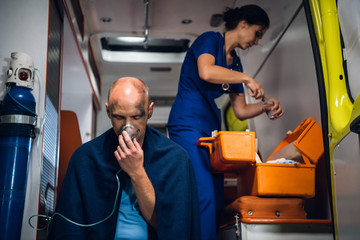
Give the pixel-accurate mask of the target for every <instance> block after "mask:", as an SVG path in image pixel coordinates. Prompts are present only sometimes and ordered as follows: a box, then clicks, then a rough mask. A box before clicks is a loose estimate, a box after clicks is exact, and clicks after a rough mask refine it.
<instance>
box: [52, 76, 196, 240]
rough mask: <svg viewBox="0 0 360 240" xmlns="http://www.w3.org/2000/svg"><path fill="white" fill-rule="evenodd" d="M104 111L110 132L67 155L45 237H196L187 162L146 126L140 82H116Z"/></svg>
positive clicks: (147, 110) (148, 108)
mask: <svg viewBox="0 0 360 240" xmlns="http://www.w3.org/2000/svg"><path fill="white" fill-rule="evenodd" d="M105 107H106V112H107V115H108V117H109V118H110V120H111V123H112V126H113V127H112V129H109V130H108V131H106V132H105V133H104V134H102V135H101V136H99V137H97V138H95V139H93V140H92V141H90V142H88V143H85V144H83V145H82V146H81V147H79V148H78V149H77V150H76V151H75V152H74V154H73V155H72V157H71V160H70V162H69V166H68V168H67V172H66V175H65V178H64V181H63V184H62V189H61V191H60V194H59V198H58V202H57V208H56V212H57V214H55V215H54V216H53V218H52V221H51V224H50V229H49V236H48V239H200V218H199V206H198V199H197V190H196V182H195V177H194V172H193V169H192V165H191V163H190V160H189V156H188V154H187V153H186V151H185V150H184V149H183V148H181V147H180V146H179V145H177V144H176V143H174V142H172V141H171V140H169V139H168V138H166V137H165V136H163V135H162V134H161V133H160V132H158V131H157V130H155V129H153V128H151V127H149V126H147V121H148V119H149V118H150V117H151V116H152V112H153V107H154V103H153V102H150V98H149V92H148V87H147V86H146V84H145V83H144V82H143V81H141V80H140V79H137V78H132V77H126V78H120V79H118V80H117V81H115V82H114V83H113V84H112V86H111V87H110V89H109V94H108V102H107V103H106V104H105ZM118 182H119V184H118Z"/></svg>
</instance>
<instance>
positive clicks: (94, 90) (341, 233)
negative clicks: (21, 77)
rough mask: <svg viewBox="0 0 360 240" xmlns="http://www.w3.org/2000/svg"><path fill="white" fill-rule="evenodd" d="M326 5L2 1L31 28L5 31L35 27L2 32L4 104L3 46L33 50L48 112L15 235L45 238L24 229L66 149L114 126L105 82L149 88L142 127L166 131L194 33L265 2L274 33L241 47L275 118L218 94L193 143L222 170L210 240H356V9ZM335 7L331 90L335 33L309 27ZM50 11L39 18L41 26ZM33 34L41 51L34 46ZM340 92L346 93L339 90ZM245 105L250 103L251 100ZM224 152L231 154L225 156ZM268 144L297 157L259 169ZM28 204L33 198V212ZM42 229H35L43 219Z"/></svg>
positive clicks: (61, 166) (317, 1)
mask: <svg viewBox="0 0 360 240" xmlns="http://www.w3.org/2000/svg"><path fill="white" fill-rule="evenodd" d="M20 2H22V1H20ZM324 2H325V3H324ZM326 2H327V1H321V0H313V1H311V0H309V1H306V0H305V1H302V0H293V1H283V0H273V1H266V0H252V1H251V0H196V1H190V0H182V1H176V0H149V1H148V0H122V1H117V0H107V1H100V0H92V1H87V0H78V1H76V0H63V1H60V0H52V1H42V3H43V6H41V7H40V6H39V5H36V4H33V5H32V6H29V8H30V9H27V10H33V11H27V12H25V10H21V8H20V6H21V4H20V3H17V2H13V1H11V0H5V1H4V3H1V5H3V7H0V9H1V10H0V13H1V14H0V21H3V19H5V18H9V17H10V14H11V12H12V11H6V10H5V9H18V10H17V11H18V12H19V11H20V12H21V11H23V12H21V13H22V14H25V13H26V14H28V12H30V16H29V22H30V23H32V24H33V25H34V26H35V25H36V24H38V25H36V29H35V30H34V29H30V30H29V29H28V28H26V27H24V26H23V25H22V24H21V21H20V20H15V22H14V25H11V29H16V30H17V32H19V31H24V32H25V33H29V34H30V33H31V32H34V31H35V33H36V34H35V35H34V37H33V39H30V40H29V42H30V44H29V43H28V42H25V40H21V39H18V38H16V37H15V36H16V35H15V33H12V32H10V33H9V36H7V38H5V37H3V36H2V37H1V39H2V46H0V56H1V57H2V58H3V61H2V63H1V66H2V69H5V70H4V71H2V73H1V84H2V85H1V95H0V97H1V99H2V98H3V96H4V95H5V94H6V91H3V89H5V88H4V87H3V85H4V84H5V81H6V74H5V73H6V70H7V68H8V65H9V63H8V61H9V57H10V53H11V52H16V51H21V52H27V53H28V54H29V55H30V56H32V57H33V58H34V62H35V65H37V66H36V68H37V69H38V76H37V78H40V79H42V80H41V81H43V82H42V84H38V85H36V86H35V89H34V91H33V92H34V95H35V98H36V99H40V100H41V104H43V106H44V108H43V109H42V110H41V109H40V114H39V115H40V116H43V117H44V119H45V116H46V121H45V123H44V125H42V126H43V127H44V130H43V131H40V134H39V135H38V136H37V137H36V138H35V139H34V143H33V150H32V153H31V158H30V159H40V160H38V161H35V160H33V161H30V162H29V167H28V171H29V174H28V180H27V193H26V201H25V209H24V217H23V220H22V228H21V236H22V239H26V237H25V236H33V238H34V239H43V238H44V233H41V232H37V231H35V230H34V229H33V228H32V227H31V226H29V221H28V220H29V218H31V216H33V215H34V214H36V213H39V214H45V215H46V214H51V213H53V212H54V209H55V205H56V196H57V191H58V190H59V189H60V187H61V181H62V178H63V176H64V173H65V171H66V166H67V163H68V160H69V158H70V156H71V154H72V152H73V151H74V150H75V149H76V148H77V147H78V146H80V145H81V144H82V143H85V142H87V141H89V140H91V139H92V138H94V137H96V136H99V135H100V134H101V133H103V132H104V131H106V130H107V129H109V128H110V127H111V122H110V121H109V119H108V117H107V115H106V109H105V105H104V104H105V102H106V101H107V94H108V93H107V91H108V89H109V87H110V85H111V83H112V82H113V81H114V80H116V79H118V78H120V77H123V76H133V77H138V78H140V79H142V80H143V81H144V82H146V83H147V85H148V86H149V89H150V95H151V100H152V101H154V103H155V106H154V114H153V116H152V118H150V120H149V125H150V126H152V127H154V128H156V129H158V130H160V131H161V132H162V133H163V134H165V135H166V134H167V131H166V123H167V120H168V115H169V112H170V109H171V105H172V103H173V102H174V99H175V96H176V93H177V84H178V80H179V75H180V69H181V64H182V61H183V59H184V56H185V54H186V50H187V48H188V47H189V46H190V45H191V44H192V42H193V41H194V40H195V39H196V37H197V36H199V35H200V34H201V33H203V32H206V31H217V32H223V31H224V24H223V22H222V19H221V14H222V13H223V12H224V11H225V10H226V7H231V8H233V7H240V6H242V5H245V4H257V5H259V6H261V7H262V8H263V9H264V10H265V11H266V12H267V13H268V15H269V18H270V28H269V29H268V31H267V32H266V34H265V36H264V37H263V39H262V40H261V41H260V43H259V45H258V46H254V47H252V48H251V49H249V50H246V51H237V53H238V55H239V56H240V58H241V61H242V64H243V67H244V72H246V73H248V74H249V75H250V76H253V77H254V78H255V79H256V80H257V81H258V82H259V83H260V84H261V85H262V87H263V89H264V90H265V92H266V95H267V96H274V97H276V98H277V99H279V101H280V102H281V105H282V107H283V109H284V111H285V114H284V116H283V117H281V118H279V119H276V120H271V119H269V118H268V116H267V115H266V114H262V115H260V116H258V117H256V118H253V119H249V120H247V121H239V120H236V119H235V118H234V116H233V114H232V112H231V108H229V99H228V98H227V96H224V97H223V98H221V99H219V101H218V106H219V107H220V108H221V110H222V115H223V126H222V129H217V132H214V133H213V137H212V138H210V139H204V140H203V141H202V144H201V145H202V147H204V148H206V149H208V150H209V161H214V165H213V166H214V169H216V168H217V171H219V172H224V176H225V191H224V199H225V205H224V208H225V209H226V211H224V214H223V216H222V219H221V221H222V224H221V228H220V230H219V236H218V239H265V237H266V239H354V238H355V237H356V236H359V235H360V228H359V226H360V207H359V204H358V202H359V200H360V188H359V186H358V184H357V183H358V182H359V180H360V179H359V175H358V174H357V170H358V169H360V162H359V161H358V160H359V159H360V157H359V156H360V144H359V140H360V139H359V135H358V131H359V128H358V125H359V123H358V122H359V118H358V115H359V111H360V110H359V109H360V107H359V101H360V100H359V97H358V96H359V92H360V81H359V79H358V76H359V70H358V69H359V68H358V67H357V66H358V64H359V58H360V52H359V49H360V48H359V44H360V42H359V39H360V38H359V32H360V27H359V26H360V24H359V22H360V20H359V19H358V17H357V16H358V12H359V10H360V4H359V3H357V2H356V3H355V1H350V0H338V1H336V3H335V1H334V4H329V5H331V6H332V7H333V6H335V10H333V9H331V8H329V9H330V10H328V9H327V8H326V7H327V5H326ZM328 2H331V1H328ZM1 5H0V6H1ZM319 9H320V10H321V11H320V10H319ZM324 9H326V10H324ZM315 10H318V11H319V12H318V14H319V15H317V14H316V13H317V12H315V13H314V11H315ZM331 14H334V15H335V16H336V19H338V22H339V23H338V24H339V26H340V28H341V34H342V35H341V38H339V39H341V41H340V40H339V43H341V47H340V51H343V52H342V53H341V55H340V56H341V57H343V58H344V59H345V60H347V61H346V62H345V61H343V59H341V57H340V60H339V61H340V64H335V65H337V66H338V67H339V68H340V70H337V72H336V74H337V73H338V72H341V74H340V75H342V76H343V77H342V78H341V79H344V80H343V81H340V82H341V83H336V84H332V83H331V79H332V78H334V77H332V76H333V75H332V74H333V73H331V71H330V70H333V69H335V67H333V66H334V65H331V63H330V61H328V60H327V58H326V57H330V58H332V59H337V58H338V57H336V56H335V55H331V54H332V53H328V52H326V47H324V45H326V44H328V46H330V45H329V43H327V42H326V44H323V45H319V46H320V48H319V47H316V46H317V44H318V43H324V42H325V40H324V39H326V38H327V39H329V38H332V37H331V35H327V31H325V30H322V31H321V30H319V29H321V28H322V27H323V25H325V24H326V22H325V21H326V19H325V17H326V15H331ZM319 16H322V17H324V20H323V22H321V20H320V25H314V22H316V20H314V19H317V18H319ZM48 17H49V23H48V25H45V26H44V25H42V24H40V25H39V22H42V21H43V19H47V18H48ZM320 19H322V18H321V17H320ZM19 23H20V24H19ZM317 23H319V21H317ZM322 24H323V25H322ZM330 25H331V24H330ZM39 26H40V27H41V26H42V28H40V27H39ZM47 28H48V29H49V32H47V30H45V29H47ZM0 29H1V30H3V31H6V30H9V29H10V28H9V27H4V26H3V27H2V26H0ZM324 29H325V28H324ZM328 32H331V31H328ZM44 34H48V35H49V38H48V43H46V41H43V40H41V39H40V40H39V36H41V35H44ZM321 34H323V35H321ZM11 37H13V38H11ZM316 38H317V39H319V38H320V40H318V41H317V40H316ZM11 39H17V40H16V41H14V40H11ZM39 41H40V43H41V44H42V45H44V44H45V45H46V44H47V46H48V49H45V50H44V49H40V47H32V46H33V45H36V44H35V43H36V42H39ZM18 46H21V47H18ZM321 46H323V48H321ZM324 49H325V50H324ZM324 52H326V54H323V53H324ZM321 54H323V55H321ZM323 56H324V57H323ZM321 61H322V62H323V64H321ZM319 62H320V64H319ZM324 62H326V64H327V65H326V64H324ZM324 65H326V66H325V67H324ZM59 66H61V67H59ZM321 69H322V70H324V69H325V70H328V69H330V70H329V71H328V72H326V71H325V72H324V71H321ZM334 71H335V70H334ZM336 74H335V75H336ZM336 77H337V78H339V74H337V75H336ZM324 79H325V80H324ZM328 79H330V80H328ZM324 82H325V83H324ZM328 82H329V83H328ZM339 89H341V90H342V91H343V92H340V93H339V92H338V90H339ZM339 91H340V90H339ZM40 92H42V93H44V94H45V93H46V97H44V99H41V97H40V98H39V96H41V94H40ZM246 99H247V101H249V102H255V101H256V100H254V99H252V98H251V97H250V96H249V95H247V97H246ZM45 100H46V101H45ZM346 101H347V102H348V103H347V105H346V106H345V107H343V104H342V103H343V102H346ZM332 105H334V106H332ZM344 108H345V110H344ZM339 116H340V117H339ZM356 119H358V120H357V122H356ZM350 125H351V126H350ZM74 129H76V131H74ZM52 133H56V134H55V135H53V134H52ZM242 144H250V146H251V147H249V148H248V149H250V151H249V153H248V155H246V154H244V152H242V151H240V149H241V148H242V147H243V145H242ZM45 146H46V147H45ZM224 149H225V150H224ZM229 152H231V154H235V157H234V156H233V155H232V156H227V155H226V154H228V153H229ZM276 152H278V154H280V155H278V156H277V157H278V158H282V157H283V158H291V156H294V155H295V157H294V158H296V159H297V160H298V161H299V164H286V163H266V162H267V161H268V160H274V159H277V157H276V158H275V157H273V158H271V155H272V154H274V153H276ZM215 153H216V154H215ZM231 154H230V155H231ZM245 155H246V156H245ZM41 156H42V157H41ZM275 156H276V155H275ZM270 158H271V159H270ZM39 172H41V174H38V173H39ZM286 200H288V202H287V203H285V204H284V205H282V202H284V201H286ZM256 201H259V202H260V207H259V206H257V207H259V211H264V212H265V213H260V215H257V214H258V212H257V209H256V210H254V209H252V208H247V207H246V206H247V204H249V202H250V203H254V202H256ZM267 203H269V204H270V206H267V205H266V204H267ZM289 203H290V205H287V204H289ZM33 206H38V209H37V210H38V211H36V210H35V213H34V207H33ZM38 224H39V226H42V224H45V223H42V222H41V220H39V223H38ZM33 238H31V239H33Z"/></svg>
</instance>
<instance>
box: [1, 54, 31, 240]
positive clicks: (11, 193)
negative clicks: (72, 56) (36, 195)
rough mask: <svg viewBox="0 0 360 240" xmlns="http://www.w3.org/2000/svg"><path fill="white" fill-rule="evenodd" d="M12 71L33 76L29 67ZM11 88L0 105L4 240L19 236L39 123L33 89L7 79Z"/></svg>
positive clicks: (18, 77)
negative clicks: (37, 121) (36, 127)
mask: <svg viewBox="0 0 360 240" xmlns="http://www.w3.org/2000/svg"><path fill="white" fill-rule="evenodd" d="M12 57H13V55H12ZM17 57H19V56H18V55H17ZM20 57H22V55H20ZM12 71H13V73H12V75H15V80H18V81H27V80H28V78H31V70H29V68H24V67H23V68H18V69H16V70H15V69H13V70H12ZM24 72H25V73H24ZM29 73H30V74H29ZM29 75H30V76H29ZM9 88H10V91H9V90H8V92H7V94H6V95H5V97H4V99H3V101H2V102H1V105H0V202H1V206H0V239H1V240H2V239H20V233H21V225H22V219H23V211H24V204H25V194H26V182H27V172H28V171H27V169H28V163H29V159H30V151H31V144H32V140H33V138H34V137H35V125H36V111H35V106H36V102H35V98H34V96H33V95H32V93H31V89H30V88H28V87H25V86H22V85H21V84H16V83H12V82H10V83H8V88H7V89H9Z"/></svg>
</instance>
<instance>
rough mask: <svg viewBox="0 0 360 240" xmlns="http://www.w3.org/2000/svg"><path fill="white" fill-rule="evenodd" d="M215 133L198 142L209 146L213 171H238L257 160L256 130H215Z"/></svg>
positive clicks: (199, 144) (200, 144)
mask: <svg viewBox="0 0 360 240" xmlns="http://www.w3.org/2000/svg"><path fill="white" fill-rule="evenodd" d="M213 135H214V137H203V138H200V139H199V140H198V142H197V145H198V146H205V147H207V148H208V150H209V153H210V165H211V168H212V170H213V172H217V173H222V172H238V171H241V170H243V169H244V168H246V167H249V166H250V165H251V163H253V162H255V156H256V151H255V133H254V132H243V131H220V132H217V131H215V132H214V133H213Z"/></svg>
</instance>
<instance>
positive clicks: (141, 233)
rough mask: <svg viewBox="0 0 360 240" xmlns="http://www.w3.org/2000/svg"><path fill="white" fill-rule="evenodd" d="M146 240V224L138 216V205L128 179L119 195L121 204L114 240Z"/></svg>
mask: <svg viewBox="0 0 360 240" xmlns="http://www.w3.org/2000/svg"><path fill="white" fill-rule="evenodd" d="M130 239H134V240H146V239H148V233H147V223H146V221H145V220H144V219H143V218H142V216H141V215H140V209H139V204H138V202H137V199H136V195H135V192H134V189H133V188H132V185H131V182H130V179H129V178H127V179H126V186H125V188H124V189H123V191H122V194H121V202H120V208H119V214H118V220H117V225H116V232H115V240H130Z"/></svg>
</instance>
